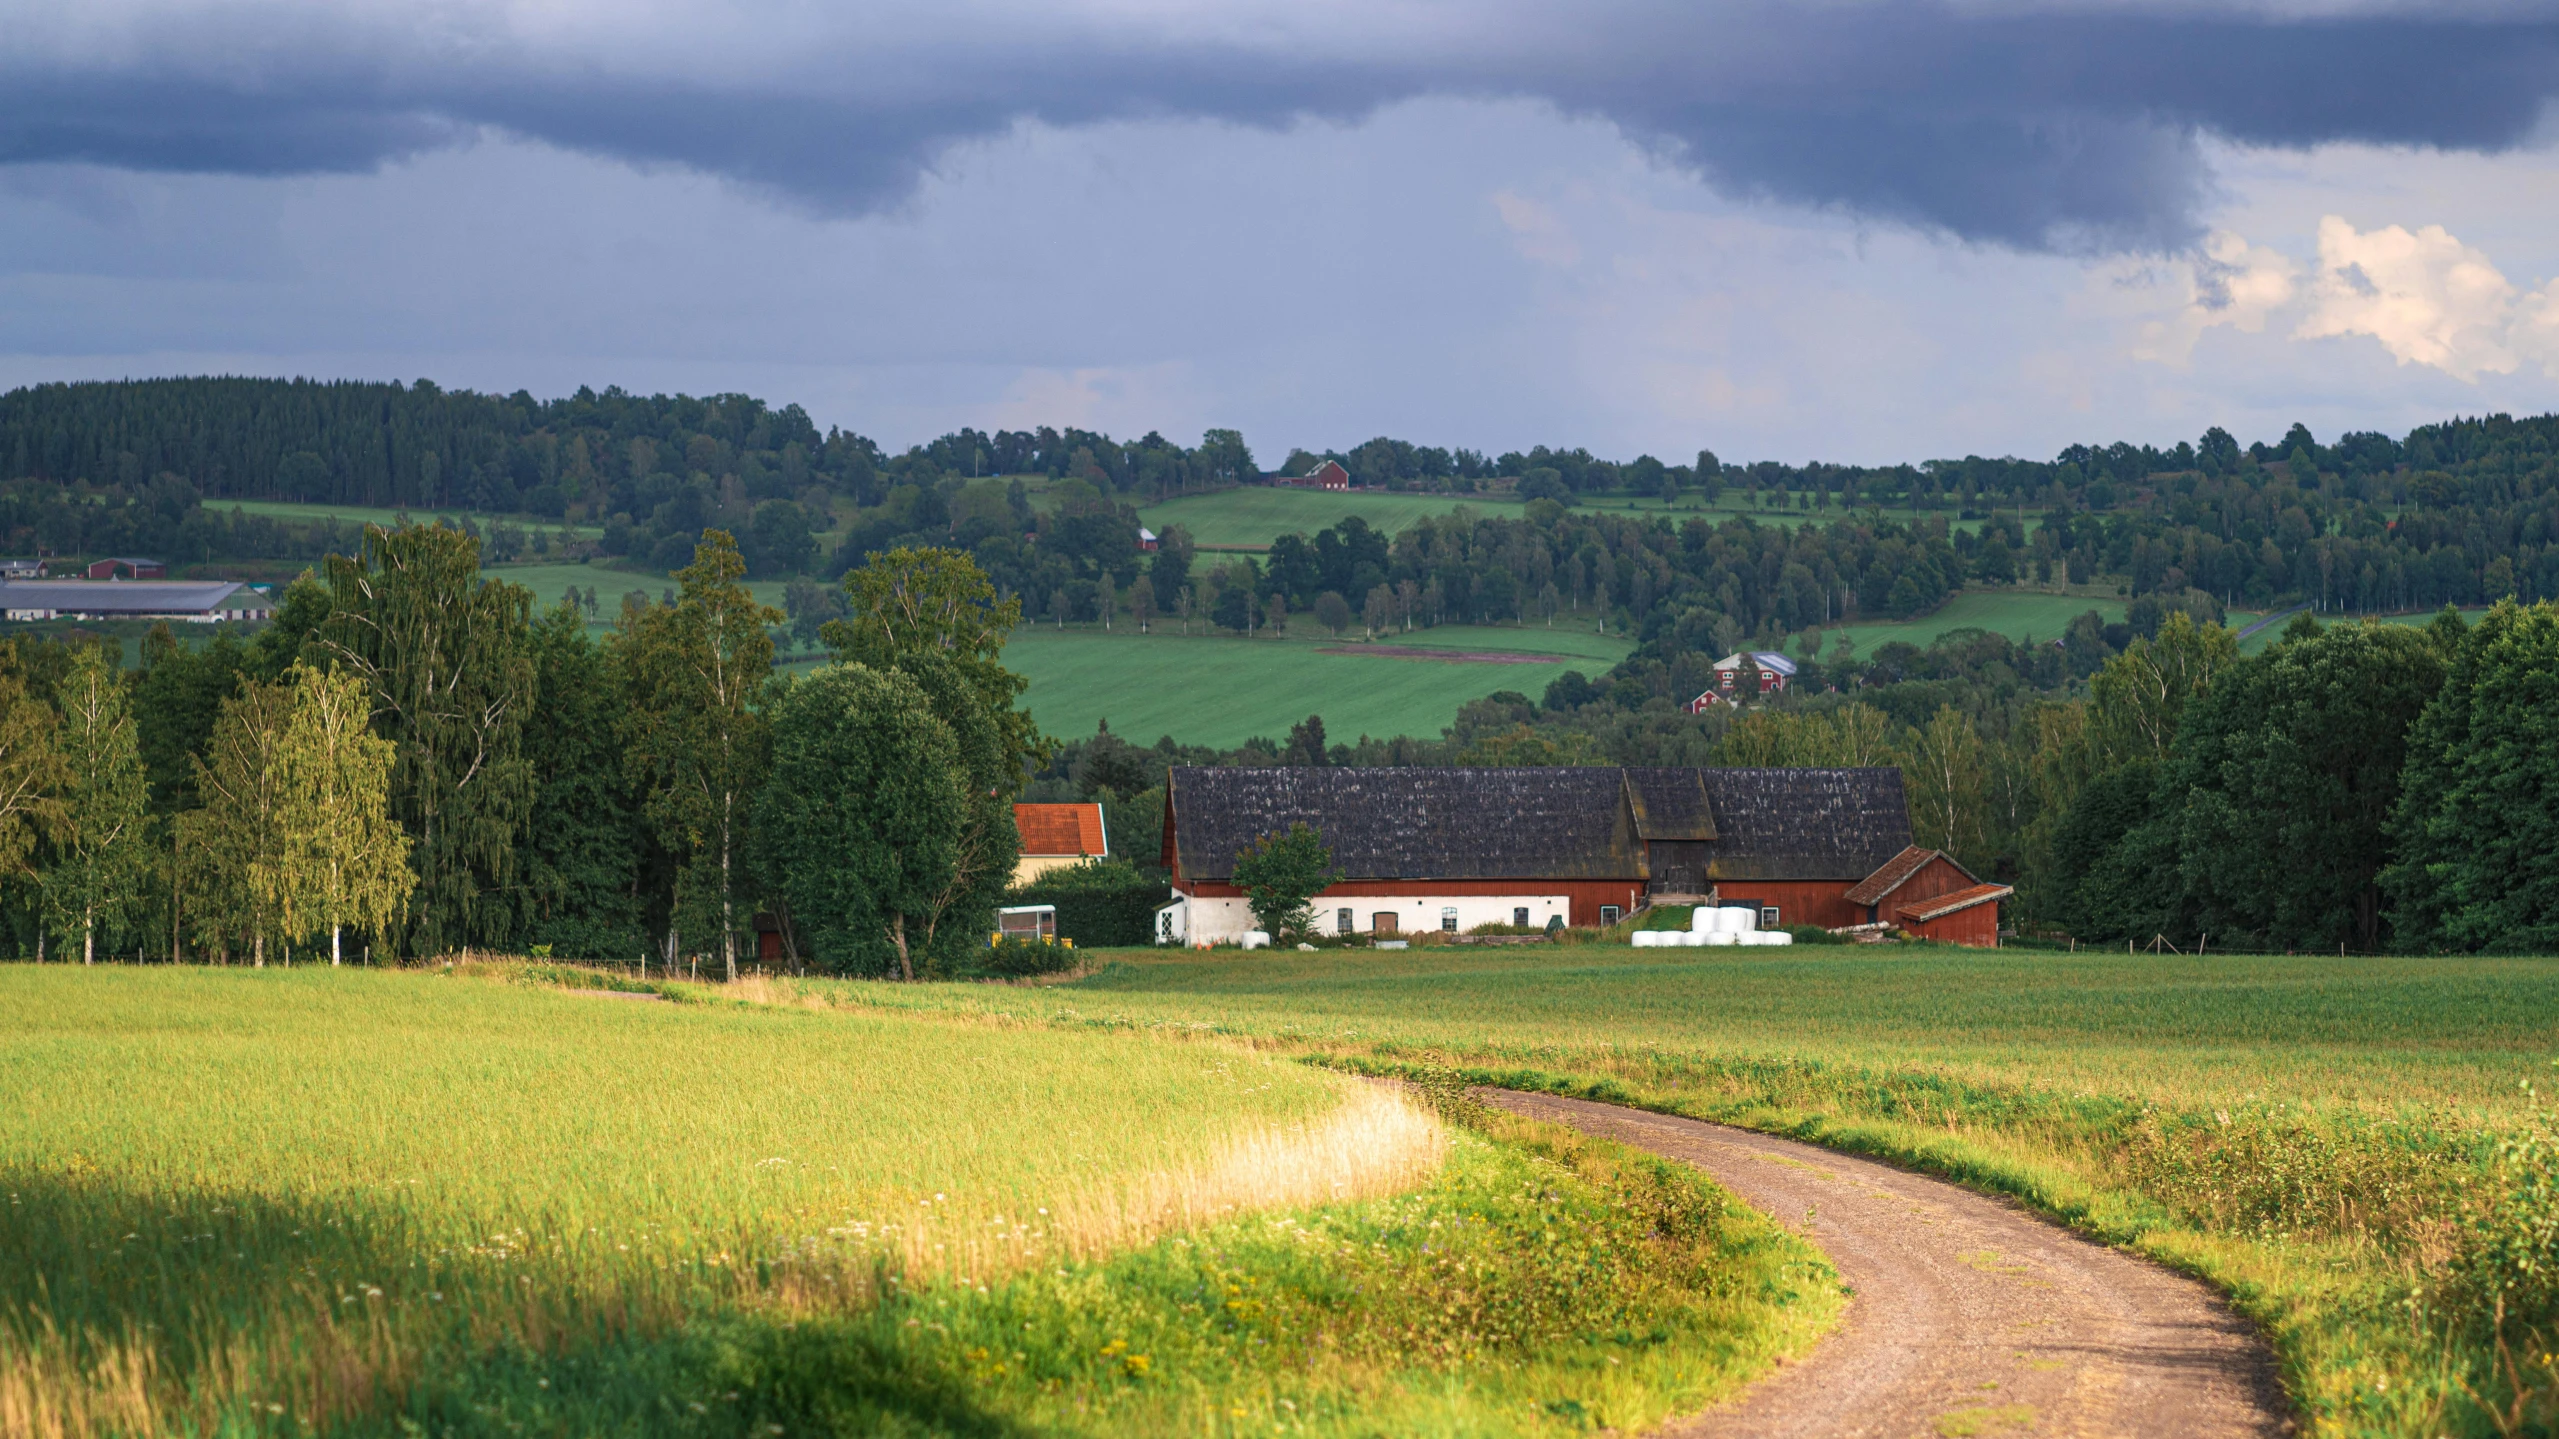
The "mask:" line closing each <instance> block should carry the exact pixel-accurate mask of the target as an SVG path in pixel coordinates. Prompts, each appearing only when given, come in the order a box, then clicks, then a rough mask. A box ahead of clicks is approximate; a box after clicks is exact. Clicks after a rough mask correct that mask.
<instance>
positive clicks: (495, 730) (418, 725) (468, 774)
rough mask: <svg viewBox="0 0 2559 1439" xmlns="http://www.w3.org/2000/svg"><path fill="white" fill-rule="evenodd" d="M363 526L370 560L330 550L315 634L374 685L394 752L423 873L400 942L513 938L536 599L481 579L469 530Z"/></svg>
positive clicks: (394, 782)
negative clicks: (324, 607)
mask: <svg viewBox="0 0 2559 1439" xmlns="http://www.w3.org/2000/svg"><path fill="white" fill-rule="evenodd" d="M364 533H365V542H364V552H363V554H362V555H360V556H358V557H354V558H349V557H347V556H343V555H332V556H330V558H329V562H328V583H329V592H330V600H331V612H330V614H329V617H328V619H327V620H326V621H325V622H324V623H323V624H322V625H321V626H320V628H319V630H318V633H317V635H316V636H315V641H316V646H317V653H318V654H320V655H322V656H325V657H327V659H328V660H329V661H330V662H332V663H334V664H336V665H338V666H341V667H343V668H345V669H346V670H348V671H349V672H351V673H353V674H354V675H355V676H356V677H357V678H359V679H361V680H362V681H364V684H365V688H366V691H367V693H368V695H369V696H370V698H371V702H372V709H373V725H374V730H375V732H376V733H378V734H380V735H381V736H382V737H383V738H384V739H387V740H389V741H391V743H392V744H393V745H394V746H395V747H396V748H395V750H394V759H393V763H392V769H391V815H392V817H393V818H394V819H396V820H398V821H399V823H400V827H401V828H402V829H404V830H406V831H407V832H408V834H409V837H410V840H411V843H412V845H413V848H412V851H411V866H412V868H413V870H414V871H415V873H416V875H417V888H416V890H415V892H414V894H413V896H412V899H411V902H410V904H409V907H408V912H407V922H406V924H405V925H404V926H402V929H403V935H402V946H401V947H402V948H403V949H404V950H405V951H406V952H407V953H409V954H413V955H431V954H441V953H443V952H445V951H447V950H449V949H452V948H454V947H456V946H458V945H462V944H466V943H475V942H476V943H503V942H505V940H506V939H507V938H508V936H509V935H510V934H511V933H512V929H513V921H514V915H513V913H512V911H511V908H510V907H509V906H507V905H506V904H504V903H502V902H500V897H501V895H502V894H503V892H504V891H506V890H507V889H509V888H511V887H512V886H513V885H514V884H515V882H516V878H517V874H516V841H517V839H518V837H519V836H520V834H521V833H522V830H523V827H524V825H525V823H526V821H527V819H528V818H529V817H530V814H531V809H532V800H533V787H534V776H533V771H532V766H531V765H530V764H528V763H527V762H526V760H525V757H524V726H525V721H526V716H527V712H528V711H529V710H530V709H531V707H532V703H533V661H532V657H531V655H530V654H529V653H528V652H527V647H526V632H527V630H528V628H529V627H530V623H531V611H532V596H531V594H529V593H528V592H527V591H525V590H524V589H523V588H522V587H521V586H517V585H511V584H506V583H503V582H500V581H496V580H488V581H483V580H482V579H481V578H480V548H479V542H478V541H476V540H474V539H472V538H471V537H470V536H469V535H467V534H464V533H461V532H460V531H457V530H448V529H444V528H441V527H438V526H429V525H409V526H405V527H403V528H401V529H397V530H386V529H383V528H381V527H380V526H376V525H368V526H366V527H365V532H364Z"/></svg>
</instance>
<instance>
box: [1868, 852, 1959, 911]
mask: <svg viewBox="0 0 2559 1439" xmlns="http://www.w3.org/2000/svg"><path fill="white" fill-rule="evenodd" d="M1932 859H1942V860H1944V861H1946V862H1947V863H1948V864H1951V865H1954V866H1955V870H1956V872H1957V873H1959V874H1961V875H1962V876H1963V877H1964V878H1966V879H1971V878H1972V877H1973V872H1972V871H1971V870H1968V869H1966V868H1964V867H1963V865H1962V863H1960V862H1959V861H1957V860H1956V858H1955V857H1954V856H1953V855H1951V854H1945V853H1941V852H1940V851H1937V850H1933V849H1921V848H1920V847H1919V846H1917V845H1912V846H1911V847H1910V848H1908V849H1906V850H1903V851H1902V852H1901V853H1899V854H1897V855H1894V856H1893V857H1892V858H1891V859H1888V860H1885V861H1884V862H1883V864H1882V865H1881V866H1880V867H1879V868H1877V869H1876V871H1875V872H1874V873H1873V874H1870V875H1868V876H1866V877H1865V878H1864V879H1861V880H1859V881H1858V882H1857V883H1856V885H1855V886H1853V887H1852V888H1850V890H1849V891H1848V893H1846V894H1843V895H1841V896H1840V898H1841V899H1844V900H1846V901H1848V902H1849V903H1850V904H1882V903H1883V902H1884V899H1885V897H1886V896H1888V895H1890V894H1891V893H1892V892H1893V891H1894V890H1897V889H1899V888H1901V887H1902V886H1903V885H1905V884H1908V883H1910V877H1911V876H1912V875H1915V874H1917V873H1919V872H1920V871H1921V870H1923V869H1926V868H1928V862H1929V861H1930V860H1932Z"/></svg>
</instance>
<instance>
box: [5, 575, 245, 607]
mask: <svg viewBox="0 0 2559 1439" xmlns="http://www.w3.org/2000/svg"><path fill="white" fill-rule="evenodd" d="M239 588H240V586H239V585H238V584H236V583H234V582H233V581H230V580H7V581H0V609H11V610H53V611H56V612H58V613H63V614H83V615H197V614H210V613H212V612H213V611H215V610H218V609H220V608H222V602H223V601H224V600H227V599H229V598H231V596H232V593H233V592H234V591H236V590H238V589H239Z"/></svg>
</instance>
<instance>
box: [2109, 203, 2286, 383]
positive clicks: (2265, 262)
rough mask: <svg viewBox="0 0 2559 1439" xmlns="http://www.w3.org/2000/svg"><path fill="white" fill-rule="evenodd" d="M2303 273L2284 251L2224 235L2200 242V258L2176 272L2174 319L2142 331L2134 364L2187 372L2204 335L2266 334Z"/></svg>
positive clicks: (2154, 323)
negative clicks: (2218, 329)
mask: <svg viewBox="0 0 2559 1439" xmlns="http://www.w3.org/2000/svg"><path fill="white" fill-rule="evenodd" d="M2300 271H2301V267H2300V266H2299V265H2296V264H2294V263H2293V261H2292V259H2291V257H2289V256H2287V255H2285V254H2284V253H2283V252H2282V251H2280V250H2276V249H2273V248H2272V247H2269V246H2264V245H2251V244H2249V243H2248V241H2247V240H2246V239H2245V238H2243V237H2242V236H2239V235H2236V234H2233V233H2232V232H2230V231H2228V230H2215V231H2213V232H2212V233H2211V234H2210V235H2207V236H2205V237H2204V244H2203V253H2201V254H2200V255H2197V256H2196V257H2195V258H2193V259H2192V260H2190V261H2188V262H2187V263H2186V264H2184V265H2183V266H2180V267H2177V274H2176V280H2175V281H2174V282H2172V283H2178V284H2181V286H2182V289H2183V291H2184V301H2183V303H2182V304H2181V305H2180V306H2179V307H2178V310H2177V313H2176V314H2175V315H2174V316H2172V317H2170V318H2168V319H2164V320H2153V321H2151V322H2149V323H2147V324H2145V325H2143V326H2142V327H2141V331H2140V338H2139V339H2138V340H2136V341H2135V342H2134V344H2133V358H2134V359H2137V360H2152V361H2156V362H2158V363H2160V364H2164V365H2169V366H2172V367H2174V368H2176V369H2180V370H2182V369H2185V368H2186V367H2187V365H2188V363H2189V362H2190V361H2191V360H2192V359H2193V358H2194V352H2195V342H2196V341H2197V340H2199V339H2201V338H2202V337H2203V333H2204V331H2206V330H2209V329H2212V328H2213V327H2215V326H2217V325H2228V326H2229V327H2231V328H2232V329H2235V330H2239V331H2242V332H2245V333H2247V334H2251V335H2254V334H2258V333H2261V332H2263V331H2264V329H2265V328H2266V317H2267V316H2268V315H2270V314H2272V313H2274V312H2275V311H2276V310H2279V309H2282V308H2283V307H2284V306H2286V305H2289V304H2291V303H2292V300H2293V296H2294V294H2295V292H2296V289H2297V286H2296V284H2295V280H2294V277H2295V276H2297V275H2298V274H2299V273H2300Z"/></svg>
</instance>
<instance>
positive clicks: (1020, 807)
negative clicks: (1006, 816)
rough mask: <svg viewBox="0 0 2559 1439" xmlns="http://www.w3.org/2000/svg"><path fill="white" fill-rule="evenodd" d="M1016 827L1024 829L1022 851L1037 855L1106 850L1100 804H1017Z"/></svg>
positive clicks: (1022, 831)
mask: <svg viewBox="0 0 2559 1439" xmlns="http://www.w3.org/2000/svg"><path fill="white" fill-rule="evenodd" d="M1013 827H1014V828H1015V829H1017V830H1020V831H1021V833H1022V853H1024V854H1026V855H1031V856H1037V857H1053V856H1057V855H1066V854H1107V853H1109V850H1108V848H1107V844H1106V841H1105V840H1104V839H1103V836H1102V807H1101V806H1100V805H1098V804H1017V805H1015V806H1013Z"/></svg>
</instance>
